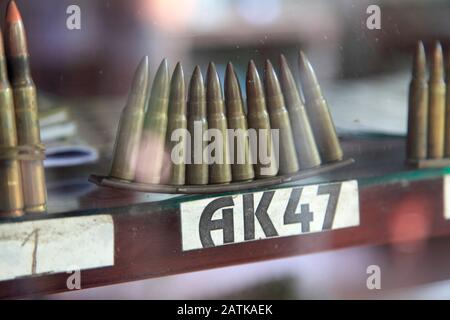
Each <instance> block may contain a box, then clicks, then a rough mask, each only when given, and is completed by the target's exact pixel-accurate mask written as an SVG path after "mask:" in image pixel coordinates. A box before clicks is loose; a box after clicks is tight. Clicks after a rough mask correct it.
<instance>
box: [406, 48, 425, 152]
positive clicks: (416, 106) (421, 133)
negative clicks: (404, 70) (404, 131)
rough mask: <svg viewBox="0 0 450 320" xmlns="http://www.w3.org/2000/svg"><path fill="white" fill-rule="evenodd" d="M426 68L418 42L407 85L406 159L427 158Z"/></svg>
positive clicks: (423, 53) (422, 49) (423, 54)
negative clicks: (410, 77) (409, 80)
mask: <svg viewBox="0 0 450 320" xmlns="http://www.w3.org/2000/svg"><path fill="white" fill-rule="evenodd" d="M426 68H427V63H426V57H425V49H424V47H423V43H422V42H421V41H420V42H419V43H418V44H417V48H416V52H415V54H414V59H413V72H412V79H411V83H410V85H409V106H408V138H407V139H408V140H407V157H408V159H425V158H426V157H427V137H428V133H427V126H428V83H427V78H426V73H427V71H426Z"/></svg>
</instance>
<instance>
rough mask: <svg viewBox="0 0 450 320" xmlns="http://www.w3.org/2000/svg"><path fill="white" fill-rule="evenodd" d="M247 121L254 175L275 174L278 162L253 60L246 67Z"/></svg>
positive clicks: (266, 175)
mask: <svg viewBox="0 0 450 320" xmlns="http://www.w3.org/2000/svg"><path fill="white" fill-rule="evenodd" d="M246 84H247V109H248V110H247V123H248V127H249V137H250V144H251V150H252V156H253V161H254V162H255V165H254V169H255V176H256V177H257V178H266V177H273V176H276V175H277V173H278V163H277V159H276V155H275V150H274V145H273V140H272V133H271V127H270V120H269V114H268V113H267V108H266V99H265V97H264V89H263V85H262V83H261V79H260V78H259V74H258V70H257V69H256V66H255V63H254V62H253V60H250V62H249V64H248V69H247V83H246Z"/></svg>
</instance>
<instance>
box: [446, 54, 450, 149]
mask: <svg viewBox="0 0 450 320" xmlns="http://www.w3.org/2000/svg"><path fill="white" fill-rule="evenodd" d="M446 58H447V59H446V64H445V65H446V69H447V72H446V81H445V82H446V99H445V101H446V104H445V124H446V126H445V157H446V158H450V48H449V49H447V55H446Z"/></svg>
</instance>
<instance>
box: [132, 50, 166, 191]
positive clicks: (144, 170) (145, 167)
mask: <svg viewBox="0 0 450 320" xmlns="http://www.w3.org/2000/svg"><path fill="white" fill-rule="evenodd" d="M168 107H169V74H168V68H167V61H166V60H165V59H164V60H163V62H162V63H161V65H160V66H159V68H158V71H157V72H156V75H155V78H154V80H153V84H152V90H151V94H150V98H149V100H148V105H147V110H146V112H145V117H144V127H143V129H142V138H141V145H140V154H139V159H138V168H137V173H136V181H138V182H142V183H150V184H159V183H160V182H161V179H162V168H163V163H164V158H165V142H166V133H167V121H168V116H167V111H168Z"/></svg>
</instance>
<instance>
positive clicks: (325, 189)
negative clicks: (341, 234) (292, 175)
mask: <svg viewBox="0 0 450 320" xmlns="http://www.w3.org/2000/svg"><path fill="white" fill-rule="evenodd" d="M317 194H318V195H323V194H328V195H329V196H330V197H329V198H328V204H327V210H326V212H325V219H324V220H323V226H322V230H330V229H331V227H332V226H333V221H334V216H335V215H336V206H337V202H338V200H339V195H340V194H341V184H340V183H334V184H329V185H321V186H319V188H318V189H317Z"/></svg>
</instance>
